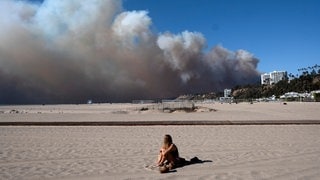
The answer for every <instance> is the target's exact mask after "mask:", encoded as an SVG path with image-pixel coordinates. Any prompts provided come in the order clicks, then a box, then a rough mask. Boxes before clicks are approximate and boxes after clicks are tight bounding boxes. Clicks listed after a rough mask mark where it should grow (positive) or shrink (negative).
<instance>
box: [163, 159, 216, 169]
mask: <svg viewBox="0 0 320 180" xmlns="http://www.w3.org/2000/svg"><path fill="white" fill-rule="evenodd" d="M208 162H212V161H211V160H201V159H199V158H198V157H193V158H191V159H190V160H189V161H188V160H186V159H185V158H179V162H178V163H177V164H176V165H175V167H174V169H172V170H170V171H169V172H177V170H176V169H177V168H182V167H184V166H189V165H193V164H203V163H208Z"/></svg>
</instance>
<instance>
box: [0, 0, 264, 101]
mask: <svg viewBox="0 0 320 180" xmlns="http://www.w3.org/2000/svg"><path fill="white" fill-rule="evenodd" d="M164 13H165V12H164ZM151 25H152V19H151V18H150V17H149V16H148V12H146V11H124V10H123V9H122V4H121V1H119V0H81V1H78V0H70V1H69V0H68V1H66V0H45V1H44V2H43V3H41V4H34V3H30V2H26V1H15V0H1V2H0V27H1V28H0V104H7V103H11V104H12V103H81V102H85V101H86V100H87V99H93V100H94V101H103V102H121V101H130V100H132V99H150V98H165V97H174V96H177V95H179V94H185V93H196V92H208V91H216V90H221V89H223V88H227V87H232V86H234V85H237V84H243V83H250V82H252V81H256V80H257V77H258V74H259V72H258V71H257V69H256V68H257V63H258V60H257V59H256V58H255V57H254V56H253V55H252V54H250V53H249V52H247V51H244V50H238V51H235V52H231V51H229V50H227V49H225V48H223V47H222V46H220V45H218V46H216V47H214V48H212V49H211V50H210V51H208V52H206V51H205V50H204V48H206V40H205V38H204V36H203V35H202V34H201V33H198V32H189V31H184V32H181V33H179V34H172V33H170V32H164V33H155V32H153V31H152V30H151V28H150V26H151Z"/></svg>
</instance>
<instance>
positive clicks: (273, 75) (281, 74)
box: [261, 71, 287, 85]
mask: <svg viewBox="0 0 320 180" xmlns="http://www.w3.org/2000/svg"><path fill="white" fill-rule="evenodd" d="M285 78H287V72H286V71H273V72H270V73H265V74H261V84H267V85H271V84H276V83H277V82H279V81H281V80H283V79H285Z"/></svg>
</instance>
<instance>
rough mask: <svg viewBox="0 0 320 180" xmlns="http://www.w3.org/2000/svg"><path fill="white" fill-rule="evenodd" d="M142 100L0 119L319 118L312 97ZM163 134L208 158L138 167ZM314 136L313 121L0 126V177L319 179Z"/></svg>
mask: <svg viewBox="0 0 320 180" xmlns="http://www.w3.org/2000/svg"><path fill="white" fill-rule="evenodd" d="M143 106H144V105H131V104H113V105H106V104H104V105H56V106H47V105H46V106H0V122H10V121H16V122H17V121H30V122H31V121H122V120H123V121H124V120H125V121H141V120H143V121H155V120H164V121H170V120H177V121H179V120H190V121H191V120H193V121H197V120H210V121H217V120H250V121H261V120H277V121H281V120H300V121H306V120H320V114H319V112H320V111H319V110H320V108H319V107H320V104H319V103H289V104H288V105H283V104H282V103H257V104H253V105H252V104H231V105H230V104H202V105H201V106H205V107H209V108H212V109H216V110H217V111H213V112H198V113H184V112H175V113H160V112H157V111H154V110H149V111H141V112H140V111H139V109H140V108H141V107H143ZM12 110H14V111H12ZM204 110H205V108H204ZM10 112H11V113H10ZM16 112H18V113H16ZM167 133H168V134H171V135H172V136H173V140H174V142H175V143H176V145H177V146H178V148H179V151H180V155H181V156H182V157H185V158H186V159H190V158H192V157H194V156H197V157H199V158H200V159H201V160H208V161H212V162H206V163H203V164H194V165H189V166H185V167H182V168H178V169H176V171H175V172H172V173H168V174H160V173H158V172H157V171H155V170H150V169H146V168H145V166H150V165H153V164H154V163H155V160H156V157H157V152H158V150H159V147H160V145H161V141H162V137H163V135H164V134H167ZM319 137H320V125H263V126H262V125H260V126H256V125H250V126H243V125H242V126H235V125H234V126H223V125H221V126H112V127H111V126H85V127H84V126H72V127H66V126H1V127H0V179H167V178H168V179H245V180H246V179H288V180H289V179H319V177H320V138H319Z"/></svg>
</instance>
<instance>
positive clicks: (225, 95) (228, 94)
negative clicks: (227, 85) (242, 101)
mask: <svg viewBox="0 0 320 180" xmlns="http://www.w3.org/2000/svg"><path fill="white" fill-rule="evenodd" d="M223 95H224V97H225V98H228V97H231V89H224V91H223Z"/></svg>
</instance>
